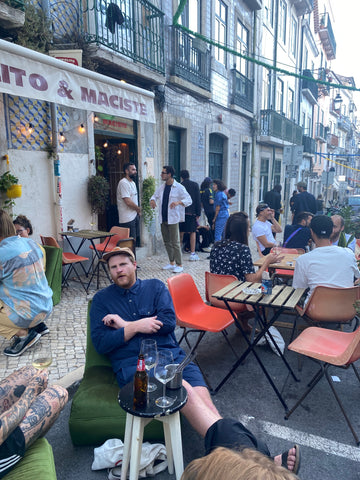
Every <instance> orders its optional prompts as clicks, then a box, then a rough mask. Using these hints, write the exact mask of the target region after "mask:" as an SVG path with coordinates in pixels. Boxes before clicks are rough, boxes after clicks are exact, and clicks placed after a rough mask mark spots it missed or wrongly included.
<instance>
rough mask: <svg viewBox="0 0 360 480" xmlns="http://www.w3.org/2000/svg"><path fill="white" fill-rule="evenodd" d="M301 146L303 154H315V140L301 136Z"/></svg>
mask: <svg viewBox="0 0 360 480" xmlns="http://www.w3.org/2000/svg"><path fill="white" fill-rule="evenodd" d="M302 144H303V146H304V152H306V153H311V154H314V153H315V145H316V143H315V140H314V139H313V138H311V137H309V136H308V135H303V137H302Z"/></svg>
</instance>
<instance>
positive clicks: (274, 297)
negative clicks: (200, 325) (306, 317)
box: [212, 280, 306, 411]
mask: <svg viewBox="0 0 360 480" xmlns="http://www.w3.org/2000/svg"><path fill="white" fill-rule="evenodd" d="M248 289H251V290H250V292H251V293H247V292H249V290H248ZM255 292H256V293H255ZM305 294H306V289H305V288H297V289H295V288H293V287H289V286H285V285H276V286H274V287H273V289H272V294H271V295H265V294H264V293H261V284H260V283H251V282H241V281H239V280H236V281H234V282H232V283H230V284H229V285H227V286H226V287H224V288H222V289H221V290H218V291H217V292H215V293H214V294H213V295H212V296H213V297H215V298H217V299H218V300H223V301H224V303H225V305H226V307H227V308H228V310H229V312H230V313H231V315H232V317H233V319H234V322H235V324H236V326H237V327H238V328H239V330H240V331H241V333H242V335H243V337H244V339H245V341H246V342H247V344H248V347H247V349H246V350H245V352H244V353H243V354H242V355H241V356H240V357H239V358H238V359H237V360H236V362H235V363H234V364H233V366H232V368H231V369H230V371H229V372H228V373H227V374H226V376H225V377H224V378H223V379H222V380H221V382H220V383H219V385H218V386H217V387H216V388H215V390H214V393H216V392H218V391H219V390H220V388H221V387H222V386H223V385H224V383H225V382H226V381H227V380H228V379H229V378H230V376H231V375H232V374H233V373H234V372H235V370H236V369H237V368H238V367H239V365H241V364H242V363H243V361H244V360H245V358H246V357H247V356H248V355H249V354H250V353H251V352H252V353H253V354H254V356H255V358H256V360H257V362H258V363H259V365H260V367H261V369H262V371H263V372H264V374H265V376H266V378H267V379H268V381H269V383H270V385H271V387H272V388H273V390H274V391H275V393H276V395H277V397H278V399H279V400H280V402H281V403H282V405H283V407H284V408H285V411H288V406H287V404H286V402H285V400H284V398H283V397H282V395H281V393H280V391H279V390H278V388H277V387H276V385H275V382H274V381H273V379H272V378H271V375H270V374H269V372H268V371H267V369H266V366H265V365H264V363H263V361H262V360H261V358H260V356H259V354H258V353H257V351H256V349H255V347H256V345H257V344H258V343H259V341H260V340H261V339H262V338H263V337H264V336H265V335H266V334H267V335H268V338H269V339H270V340H269V341H271V342H272V343H273V344H274V346H275V348H276V349H277V351H278V353H279V356H280V357H281V359H282V361H283V362H284V364H285V365H286V367H287V369H288V371H289V373H290V374H291V375H292V377H293V378H294V380H295V381H298V378H297V377H296V376H295V374H294V372H293V370H292V369H291V367H290V365H289V363H288V361H287V360H286V358H285V356H284V355H283V354H282V352H281V350H280V349H279V347H278V345H277V344H276V341H275V340H274V338H273V336H272V335H271V332H270V331H269V328H270V327H271V326H272V325H273V324H274V323H275V322H276V320H277V319H278V318H279V316H280V315H281V314H282V313H286V312H295V307H296V305H297V304H298V303H299V301H300V299H302V297H303V296H304V295H305ZM229 302H235V303H244V304H247V305H251V306H252V307H253V309H254V311H255V318H256V324H255V325H254V329H255V327H258V328H259V330H260V331H259V332H258V333H257V334H256V335H255V336H254V338H253V339H249V338H248V336H247V335H246V333H245V331H244V329H243V327H242V325H241V323H240V322H239V321H238V318H237V315H236V313H234V312H233V310H232V309H231V305H230V304H229Z"/></svg>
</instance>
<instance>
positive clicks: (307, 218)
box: [283, 212, 314, 250]
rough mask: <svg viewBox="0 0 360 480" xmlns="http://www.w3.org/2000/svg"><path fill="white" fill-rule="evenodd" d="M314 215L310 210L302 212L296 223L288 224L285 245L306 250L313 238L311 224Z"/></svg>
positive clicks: (298, 215)
mask: <svg viewBox="0 0 360 480" xmlns="http://www.w3.org/2000/svg"><path fill="white" fill-rule="evenodd" d="M313 216H314V215H313V214H312V213H310V212H300V213H298V214H297V216H296V218H295V225H286V227H285V231H284V243H283V247H285V248H302V249H303V250H306V247H308V246H309V241H310V240H311V231H310V228H309V225H310V222H311V219H312V218H313Z"/></svg>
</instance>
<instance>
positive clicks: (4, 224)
mask: <svg viewBox="0 0 360 480" xmlns="http://www.w3.org/2000/svg"><path fill="white" fill-rule="evenodd" d="M14 235H16V231H15V226H14V224H13V222H12V220H11V218H10V217H9V215H8V214H7V213H6V212H5V210H2V209H0V238H2V239H4V238H8V237H13V236H14Z"/></svg>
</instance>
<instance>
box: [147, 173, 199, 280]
mask: <svg viewBox="0 0 360 480" xmlns="http://www.w3.org/2000/svg"><path fill="white" fill-rule="evenodd" d="M174 173H175V170H174V167H173V166H171V165H168V166H165V167H163V168H162V171H161V179H162V180H163V181H164V183H163V184H162V185H160V187H159V188H158V189H157V190H156V192H155V193H154V195H153V196H152V197H151V199H150V206H151V208H155V207H156V206H157V205H158V206H159V217H160V224H161V234H162V237H163V241H164V245H165V248H166V251H167V254H168V257H169V262H170V263H168V264H167V265H165V266H164V267H163V269H164V270H172V272H173V273H180V272H182V271H183V270H184V269H183V267H182V257H181V247H180V233H179V223H180V222H184V221H185V207H188V206H189V205H191V204H192V200H191V197H190V195H189V194H188V192H187V190H186V188H185V187H183V186H182V185H181V184H180V183H178V182H177V181H176V180H175V179H174Z"/></svg>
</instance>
